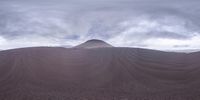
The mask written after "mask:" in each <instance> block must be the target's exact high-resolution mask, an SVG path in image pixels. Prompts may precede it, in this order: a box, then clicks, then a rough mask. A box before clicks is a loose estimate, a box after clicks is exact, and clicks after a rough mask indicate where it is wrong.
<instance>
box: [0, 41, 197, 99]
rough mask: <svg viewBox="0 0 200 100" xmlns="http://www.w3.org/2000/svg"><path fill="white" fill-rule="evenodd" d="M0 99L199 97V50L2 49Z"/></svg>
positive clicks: (98, 44) (92, 44)
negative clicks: (181, 51)
mask: <svg viewBox="0 0 200 100" xmlns="http://www.w3.org/2000/svg"><path fill="white" fill-rule="evenodd" d="M0 100H200V52H194V53H174V52H163V51H156V50H149V49H140V48H125V47H113V46H111V45H110V44H107V43H105V42H103V41H100V40H90V41H87V42H85V43H83V44H80V45H78V46H76V47H73V48H63V47H30V48H20V49H12V50H4V51H0Z"/></svg>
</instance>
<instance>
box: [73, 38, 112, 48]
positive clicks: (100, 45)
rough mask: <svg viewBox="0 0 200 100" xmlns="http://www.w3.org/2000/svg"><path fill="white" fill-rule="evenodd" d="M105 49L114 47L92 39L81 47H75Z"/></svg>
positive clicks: (78, 46) (79, 46)
mask: <svg viewBox="0 0 200 100" xmlns="http://www.w3.org/2000/svg"><path fill="white" fill-rule="evenodd" d="M105 47H113V46H112V45H110V44H108V43H106V42H104V41H102V40H98V39H91V40H88V41H86V42H84V43H82V44H80V45H77V46H75V48H105Z"/></svg>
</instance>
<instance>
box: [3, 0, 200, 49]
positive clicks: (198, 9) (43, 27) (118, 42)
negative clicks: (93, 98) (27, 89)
mask: <svg viewBox="0 0 200 100" xmlns="http://www.w3.org/2000/svg"><path fill="white" fill-rule="evenodd" d="M199 5H200V1H199V0H71V1H70V0H0V49H13V48H21V47H33V46H63V47H71V46H75V45H78V44H80V43H82V42H85V41H87V40H90V39H100V40H104V41H106V42H108V43H110V44H112V45H114V46H119V47H139V48H148V49H158V50H184V49H200V20H199V19H200V6H199Z"/></svg>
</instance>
